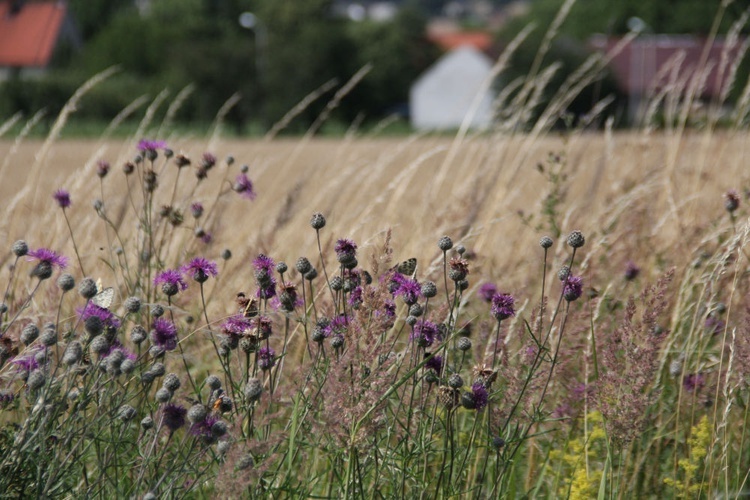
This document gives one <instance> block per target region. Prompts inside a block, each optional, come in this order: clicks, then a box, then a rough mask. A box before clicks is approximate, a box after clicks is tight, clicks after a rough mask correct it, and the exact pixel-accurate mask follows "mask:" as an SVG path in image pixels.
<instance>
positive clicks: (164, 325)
mask: <svg viewBox="0 0 750 500" xmlns="http://www.w3.org/2000/svg"><path fill="white" fill-rule="evenodd" d="M151 343H152V344H154V345H155V346H158V347H161V348H162V349H164V350H165V351H173V350H174V349H176V348H177V327H176V326H175V325H174V323H172V322H171V321H169V320H168V319H165V318H156V319H155V320H154V324H153V326H152V330H151Z"/></svg>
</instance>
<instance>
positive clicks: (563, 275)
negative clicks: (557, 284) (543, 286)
mask: <svg viewBox="0 0 750 500" xmlns="http://www.w3.org/2000/svg"><path fill="white" fill-rule="evenodd" d="M569 274H570V268H569V267H568V266H562V267H561V268H560V270H559V271H557V279H559V280H560V281H565V280H566V279H568V275H569Z"/></svg>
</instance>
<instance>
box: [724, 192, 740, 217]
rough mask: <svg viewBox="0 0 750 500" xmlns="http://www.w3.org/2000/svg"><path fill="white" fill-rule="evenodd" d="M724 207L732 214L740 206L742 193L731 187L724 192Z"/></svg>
mask: <svg viewBox="0 0 750 500" xmlns="http://www.w3.org/2000/svg"><path fill="white" fill-rule="evenodd" d="M724 208H726V209H727V212H729V213H730V214H731V213H732V212H734V211H735V210H737V209H738V208H740V195H739V193H738V192H737V190H735V189H730V190H729V191H727V192H726V193H724Z"/></svg>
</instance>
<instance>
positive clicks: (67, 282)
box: [57, 273, 76, 293]
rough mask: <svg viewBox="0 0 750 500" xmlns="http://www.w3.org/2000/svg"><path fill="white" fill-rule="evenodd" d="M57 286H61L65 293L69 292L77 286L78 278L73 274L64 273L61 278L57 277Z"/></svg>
mask: <svg viewBox="0 0 750 500" xmlns="http://www.w3.org/2000/svg"><path fill="white" fill-rule="evenodd" d="M57 286H58V287H59V288H60V290H62V291H63V293H65V292H69V291H71V290H72V289H73V288H75V286H76V280H75V278H73V276H72V275H70V274H68V273H63V274H61V275H60V277H59V278H57Z"/></svg>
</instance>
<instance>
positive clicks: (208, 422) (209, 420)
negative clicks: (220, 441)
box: [190, 413, 221, 438]
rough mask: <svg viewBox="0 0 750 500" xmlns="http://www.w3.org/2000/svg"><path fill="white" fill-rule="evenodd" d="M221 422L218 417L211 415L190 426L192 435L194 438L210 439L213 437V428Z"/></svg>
mask: <svg viewBox="0 0 750 500" xmlns="http://www.w3.org/2000/svg"><path fill="white" fill-rule="evenodd" d="M220 420H221V419H220V418H219V417H218V416H216V415H213V414H211V413H209V414H208V415H206V417H205V418H204V419H202V420H200V421H198V422H195V423H194V424H192V425H191V426H190V434H192V435H193V436H200V437H203V438H210V437H212V435H213V434H212V432H211V428H212V427H213V426H214V424H215V423H216V422H219V421H220Z"/></svg>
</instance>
